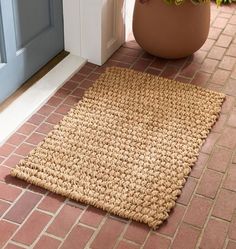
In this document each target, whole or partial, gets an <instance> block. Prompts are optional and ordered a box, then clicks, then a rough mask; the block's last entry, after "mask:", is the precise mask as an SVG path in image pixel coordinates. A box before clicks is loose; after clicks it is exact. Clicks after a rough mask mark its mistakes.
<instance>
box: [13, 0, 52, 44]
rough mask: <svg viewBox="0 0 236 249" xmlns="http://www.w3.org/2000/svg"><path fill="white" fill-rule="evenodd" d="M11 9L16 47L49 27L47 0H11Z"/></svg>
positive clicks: (49, 10)
mask: <svg viewBox="0 0 236 249" xmlns="http://www.w3.org/2000/svg"><path fill="white" fill-rule="evenodd" d="M13 11H14V24H15V31H16V44H17V48H18V49H20V48H22V47H24V46H25V45H26V44H27V43H29V42H30V41H31V40H32V39H34V38H35V37H37V35H38V34H40V33H41V32H42V31H45V30H46V29H48V28H50V27H51V7H50V1H49V0H40V1H32V0H13Z"/></svg>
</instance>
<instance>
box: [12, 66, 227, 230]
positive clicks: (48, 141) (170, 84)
mask: <svg viewBox="0 0 236 249" xmlns="http://www.w3.org/2000/svg"><path fill="white" fill-rule="evenodd" d="M224 97H225V96H224V94H221V93H216V92H213V91H210V90H207V89H203V88H200V87H197V86H194V85H191V84H184V83H180V82H177V81H174V80H169V79H164V78H160V77H156V76H153V75H150V74H145V73H141V72H136V71H133V70H130V69H124V68H117V67H112V68H108V69H107V71H106V72H105V73H103V74H102V75H101V76H100V78H99V79H98V80H97V81H96V82H95V84H94V85H93V86H92V87H91V88H89V89H88V90H87V91H86V93H85V95H84V97H83V99H82V101H80V102H79V103H78V104H77V105H76V106H75V107H74V108H72V109H71V110H70V112H69V113H68V115H67V116H65V117H64V119H63V120H62V121H61V122H60V123H59V125H56V126H55V128H54V129H53V131H51V132H50V133H49V134H48V136H47V137H46V138H45V139H44V141H43V142H41V143H40V144H39V145H38V146H37V147H36V148H35V149H34V150H33V151H31V152H30V154H29V155H28V156H27V157H26V158H25V159H24V160H22V161H21V162H20V163H19V164H18V165H17V166H16V168H15V169H13V170H12V172H11V174H12V175H13V176H16V177H18V178H20V179H23V180H26V181H28V182H30V183H32V184H35V185H38V186H41V187H43V188H45V189H48V190H50V191H52V192H55V193H58V194H61V195H63V196H66V197H68V198H71V199H73V200H76V201H81V202H84V203H86V204H90V205H93V206H95V207H98V208H101V209H103V210H106V211H108V212H111V213H113V214H116V215H119V216H121V217H124V218H129V219H133V220H136V221H139V222H143V223H146V224H148V225H149V226H150V227H152V228H156V227H157V226H158V225H160V224H161V223H162V222H163V221H164V220H165V219H166V218H167V217H168V213H169V212H170V210H171V208H173V206H174V205H175V201H176V199H177V197H178V196H179V195H180V193H181V189H182V187H183V185H184V183H185V182H186V178H187V176H188V174H189V173H190V171H191V166H193V165H194V163H195V162H196V160H197V156H198V154H199V150H200V147H201V145H202V144H203V142H204V140H205V139H206V137H207V135H208V133H209V132H210V129H211V127H212V126H213V124H214V123H215V122H216V120H217V118H218V115H219V112H220V109H221V105H222V103H223V101H224Z"/></svg>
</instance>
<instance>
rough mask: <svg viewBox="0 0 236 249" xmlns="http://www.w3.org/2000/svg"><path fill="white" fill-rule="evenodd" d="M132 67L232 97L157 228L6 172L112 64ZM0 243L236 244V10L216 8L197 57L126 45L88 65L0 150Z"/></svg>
mask: <svg viewBox="0 0 236 249" xmlns="http://www.w3.org/2000/svg"><path fill="white" fill-rule="evenodd" d="M111 65H116V66H121V67H131V68H134V69H136V70H140V71H145V72H149V73H152V74H156V75H161V76H164V77H169V78H174V79H177V80H180V81H183V82H187V83H189V84H197V85H199V86H202V87H206V88H210V89H213V90H216V91H221V92H224V93H226V94H227V98H226V101H225V103H224V105H223V109H222V113H221V116H220V118H219V121H218V122H217V124H216V125H215V126H214V128H213V130H212V132H211V134H210V135H209V137H208V139H207V141H206V143H205V144H204V146H203V147H202V149H201V153H200V156H199V159H198V162H197V163H196V165H195V166H194V167H193V170H192V172H191V174H190V176H189V178H188V181H187V183H186V185H185V187H184V189H183V192H182V195H181V196H180V198H179V199H178V201H177V205H176V206H175V208H174V209H173V211H172V212H171V215H170V217H169V219H168V220H167V222H165V223H164V224H163V225H162V226H161V227H160V228H159V229H158V230H157V231H152V230H150V229H149V228H148V227H147V226H145V225H142V224H138V223H136V222H131V221H129V220H124V219H121V218H118V217H114V216H113V215H110V214H108V213H105V212H103V211H101V210H98V209H96V208H93V207H91V206H86V205H83V204H82V203H75V202H73V201H70V200H68V199H65V198H63V197H60V196H57V195H55V194H52V193H49V192H47V191H45V190H44V189H40V188H37V187H34V186H31V185H29V184H27V183H25V182H23V181H20V180H17V179H14V178H12V177H11V176H9V171H10V170H11V168H12V167H14V166H15V165H16V163H17V162H18V161H19V160H20V159H21V158H23V157H24V156H25V155H27V153H29V151H30V150H31V149H32V148H34V147H35V146H36V145H37V144H38V143H39V142H40V141H41V140H42V139H43V138H44V137H45V136H46V134H47V133H48V132H49V131H50V130H51V129H52V128H53V125H54V124H56V123H57V122H58V121H59V120H61V118H62V117H63V115H65V114H66V113H67V112H68V110H69V109H70V107H71V106H72V105H74V103H76V102H78V101H79V100H80V99H81V97H82V95H83V92H84V90H85V89H86V88H87V87H89V86H91V85H92V84H93V82H94V81H95V80H96V79H97V77H98V76H99V75H100V73H102V72H103V71H104V69H105V67H107V66H111ZM0 164H1V166H0V248H6V249H20V248H37V249H56V248H63V249H75V248H76V249H80V248H90V249H167V248H173V249H185V248H186V249H192V248H201V249H223V248H227V249H233V248H234V249H235V248H236V7H235V6H231V7H222V8H218V9H217V8H216V7H215V6H214V5H213V6H212V23H211V31H210V34H209V39H208V40H207V42H206V43H205V45H204V46H203V47H202V48H201V49H200V50H199V51H198V52H197V53H196V54H195V55H194V56H191V57H189V58H186V59H181V60H174V61H168V60H161V59H158V58H155V57H153V56H151V55H149V54H147V53H145V52H144V51H143V50H142V49H141V48H140V47H139V46H138V45H137V44H136V43H135V42H134V41H130V42H127V43H126V44H124V46H123V47H121V48H120V49H119V50H118V51H117V52H116V53H115V54H114V55H113V56H112V57H111V58H110V60H109V61H108V62H107V63H106V64H105V65H104V66H102V67H98V66H95V65H92V64H90V63H87V64H86V65H85V66H84V67H83V68H82V69H81V70H80V72H79V73H77V74H76V75H75V76H74V77H73V78H72V79H71V80H69V81H68V82H67V83H66V84H65V85H64V86H63V87H62V88H61V89H60V90H59V91H58V92H57V93H56V94H55V95H54V96H53V97H52V98H51V99H50V100H49V101H48V102H47V103H46V104H45V105H44V106H43V107H42V108H41V109H40V110H39V111H38V112H37V113H35V114H34V115H33V116H32V117H31V118H30V119H29V120H28V121H27V122H26V123H25V124H24V125H23V126H22V127H21V128H20V129H19V130H18V131H17V132H16V133H15V134H14V135H13V136H12V137H11V138H10V139H9V140H8V141H7V142H6V143H5V144H4V145H3V146H2V147H1V148H0Z"/></svg>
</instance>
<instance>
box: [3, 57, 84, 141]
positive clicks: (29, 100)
mask: <svg viewBox="0 0 236 249" xmlns="http://www.w3.org/2000/svg"><path fill="white" fill-rule="evenodd" d="M85 62H86V60H85V59H83V58H81V57H79V56H75V55H71V54H69V55H68V56H67V57H65V58H64V59H63V60H62V61H61V62H60V63H59V64H57V65H56V66H55V67H54V68H53V69H52V70H51V71H49V72H48V73H47V74H46V75H45V76H44V77H43V78H41V79H40V80H39V81H37V82H36V83H35V84H34V85H32V86H31V87H30V88H29V89H28V90H27V91H26V92H24V93H23V94H22V95H20V96H19V97H18V98H17V99H15V100H14V101H13V102H12V103H11V104H10V105H9V106H8V107H6V108H5V109H4V110H3V111H2V112H1V113H0V145H2V144H3V143H4V142H5V141H6V140H7V139H8V138H9V137H10V136H11V135H12V134H13V133H14V132H15V131H16V130H17V129H18V128H19V127H20V126H21V125H22V124H23V123H24V122H25V121H26V120H27V119H28V118H29V117H30V116H31V115H32V114H33V113H35V112H36V111H37V110H38V109H39V108H40V107H42V105H43V104H45V103H46V102H47V101H48V99H49V98H50V97H51V96H52V95H53V94H54V93H55V92H56V91H57V90H58V89H59V88H60V87H61V86H62V85H63V84H64V83H65V82H66V81H67V80H68V79H70V78H71V77H72V76H73V75H74V74H75V73H76V72H78V70H79V69H80V68H81V67H82V66H83V65H84V64H85Z"/></svg>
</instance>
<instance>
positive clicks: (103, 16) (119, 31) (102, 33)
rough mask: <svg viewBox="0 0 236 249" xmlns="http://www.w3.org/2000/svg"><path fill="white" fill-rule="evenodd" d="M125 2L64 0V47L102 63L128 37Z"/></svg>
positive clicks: (122, 0) (124, 0) (75, 53)
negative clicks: (126, 34)
mask: <svg viewBox="0 0 236 249" xmlns="http://www.w3.org/2000/svg"><path fill="white" fill-rule="evenodd" d="M127 1H129V2H130V1H131V2H134V0H127ZM131 5H132V4H131ZM126 6H128V7H130V3H129V4H127V5H126V0H63V7H64V14H63V15H64V35H65V50H67V51H69V52H70V53H71V54H74V55H77V56H81V57H83V58H85V59H88V61H89V62H92V63H94V64H97V65H102V64H103V63H104V62H105V61H106V60H107V59H108V58H109V57H110V56H111V55H112V54H113V53H114V52H115V51H116V50H117V49H118V48H119V47H120V46H121V45H122V44H123V43H124V41H125V33H126V32H125V17H126V14H127V13H128V12H127V11H128V10H126ZM128 16H129V19H130V12H129V15H128ZM129 19H128V20H129Z"/></svg>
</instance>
